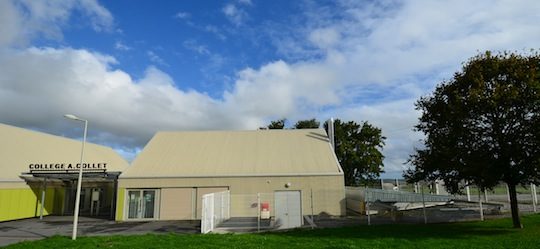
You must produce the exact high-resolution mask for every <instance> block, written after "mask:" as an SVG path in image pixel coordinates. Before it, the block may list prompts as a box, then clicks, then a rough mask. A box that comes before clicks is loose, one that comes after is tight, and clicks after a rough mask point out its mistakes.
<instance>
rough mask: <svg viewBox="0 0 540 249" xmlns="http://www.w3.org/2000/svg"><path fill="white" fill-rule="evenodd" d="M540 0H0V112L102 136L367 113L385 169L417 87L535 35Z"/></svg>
mask: <svg viewBox="0 0 540 249" xmlns="http://www.w3.org/2000/svg"><path fill="white" fill-rule="evenodd" d="M539 23H540V1H537V0H530V1H527V0H508V1H505V0H495V1H482V0H479V1H468V0H466V1H460V0H456V1H420V0H408V1H393V0H379V1H375V0H373V1H364V0H356V1H354V0H335V1H308V0H298V1H287V0H276V1H266V0H225V1H210V0H204V1H202V0H201V1H142V0H141V1H131V0H114V1H113V0H107V1H105V0H101V1H97V0H80V1H75V0H66V1H33V0H20V1H15V0H2V1H0V122H1V123H4V124H9V125H14V126H18V127H23V128H28V129H33V130H37V131H42V132H46V133H50V134H55V135H60V136H65V137H70V138H74V139H80V138H81V137H82V125H81V124H77V123H74V122H73V121H70V120H67V119H65V118H63V117H62V116H63V115H64V114H68V113H69V114H75V115H77V116H80V117H82V118H84V119H88V120H89V128H88V129H89V131H88V132H89V133H88V140H89V141H90V142H93V143H97V144H102V145H106V146H110V147H112V148H113V149H115V150H116V151H118V153H120V154H121V155H122V156H123V157H124V158H126V159H127V160H129V161H131V160H133V158H134V157H135V156H136V155H137V153H139V152H140V151H141V150H142V148H143V147H144V146H145V145H146V143H147V142H148V141H149V139H150V138H151V137H152V136H153V135H154V133H155V132H157V131H162V130H169V131H170V130H175V131H182V130H255V129H258V128H259V127H261V126H265V125H267V124H268V123H269V122H270V121H271V120H276V119H280V118H287V119H288V125H289V126H291V125H292V124H294V123H295V122H296V121H298V120H303V119H311V118H316V119H318V120H319V121H324V120H327V119H329V118H331V117H333V118H338V119H341V120H344V121H348V120H352V121H356V122H363V121H367V122H369V123H371V124H373V125H375V126H377V127H380V128H381V129H382V132H383V135H384V136H385V137H387V139H386V145H385V146H384V149H383V154H384V155H385V160H384V164H385V171H386V173H384V174H383V177H386V178H395V177H400V176H401V175H402V171H403V170H404V169H406V168H408V167H409V166H408V165H407V164H406V161H407V159H408V157H409V155H410V154H411V153H413V151H414V148H417V147H421V146H422V142H421V139H422V138H423V135H422V134H420V133H418V132H415V131H414V130H413V127H414V125H415V124H416V123H417V122H418V117H419V115H420V113H419V112H418V111H416V110H415V106H414V104H415V102H416V101H417V100H418V99H419V98H420V97H422V96H427V95H429V94H430V93H431V92H433V90H434V88H435V86H436V85H437V84H440V83H441V82H444V81H445V80H449V79H451V77H452V76H453V74H454V73H455V72H457V71H459V70H460V69H461V67H462V65H463V63H464V62H466V61H467V60H468V59H469V58H471V57H473V56H474V55H476V54H478V53H482V52H483V51H486V50H491V51H507V50H509V51H517V52H519V53H526V52H527V51H530V50H531V49H539V48H540V25H538V24H539Z"/></svg>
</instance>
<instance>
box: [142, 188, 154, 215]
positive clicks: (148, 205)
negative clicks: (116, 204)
mask: <svg viewBox="0 0 540 249" xmlns="http://www.w3.org/2000/svg"><path fill="white" fill-rule="evenodd" d="M143 195H144V202H143V211H142V213H143V217H142V218H145V219H152V218H154V206H155V205H156V204H155V203H156V191H155V190H144V191H143Z"/></svg>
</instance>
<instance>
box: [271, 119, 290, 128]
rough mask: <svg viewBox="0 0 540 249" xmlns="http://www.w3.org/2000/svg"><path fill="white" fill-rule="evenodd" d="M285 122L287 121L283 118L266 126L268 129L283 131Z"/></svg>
mask: <svg viewBox="0 0 540 249" xmlns="http://www.w3.org/2000/svg"><path fill="white" fill-rule="evenodd" d="M285 121H287V119H285V118H283V119H278V120H276V121H271V122H270V124H269V125H268V129H283V128H284V127H285Z"/></svg>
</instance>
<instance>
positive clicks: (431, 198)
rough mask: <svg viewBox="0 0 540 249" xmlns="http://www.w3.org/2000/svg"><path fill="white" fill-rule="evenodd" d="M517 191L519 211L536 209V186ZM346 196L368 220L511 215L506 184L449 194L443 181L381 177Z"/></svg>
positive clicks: (354, 209) (350, 209) (415, 220)
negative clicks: (409, 180) (381, 178)
mask: <svg viewBox="0 0 540 249" xmlns="http://www.w3.org/2000/svg"><path fill="white" fill-rule="evenodd" d="M398 190H399V191H398ZM517 192H518V206H519V211H520V212H521V213H528V212H537V211H539V210H538V207H537V205H538V188H537V186H535V185H530V186H520V187H518V188H517ZM436 193H439V195H435V194H436ZM346 196H347V211H348V214H349V215H356V216H358V217H364V218H365V222H366V223H367V224H370V223H371V222H375V223H428V222H451V221H460V220H478V219H481V220H483V219H484V218H489V217H492V216H509V215H510V214H509V211H510V203H509V202H510V201H509V197H508V189H507V187H506V185H505V184H500V185H499V186H496V187H495V188H493V190H490V191H485V192H483V191H481V190H480V189H479V188H477V187H475V186H469V187H468V188H467V190H466V191H464V193H463V194H460V195H450V194H448V193H447V192H446V190H445V189H444V185H443V184H442V183H431V184H425V183H424V184H409V183H406V182H405V181H404V180H403V179H397V180H396V179H384V180H379V184H376V182H375V184H373V183H372V184H370V186H369V188H366V187H347V188H346Z"/></svg>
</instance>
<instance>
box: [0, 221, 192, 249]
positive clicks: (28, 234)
mask: <svg viewBox="0 0 540 249" xmlns="http://www.w3.org/2000/svg"><path fill="white" fill-rule="evenodd" d="M72 231H73V216H46V217H43V220H39V218H32V219H24V220H16V221H8V222H0V247H3V246H6V245H9V244H14V243H18V242H21V241H25V240H38V239H44V238H47V237H51V236H54V235H63V236H71V234H72ZM200 231H201V229H200V222H199V221H193V222H191V221H144V222H131V221H130V222H116V221H110V220H106V219H96V218H87V217H80V218H79V225H78V236H104V235H107V236H109V235H134V234H148V233H186V234H194V233H199V232H200Z"/></svg>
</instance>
